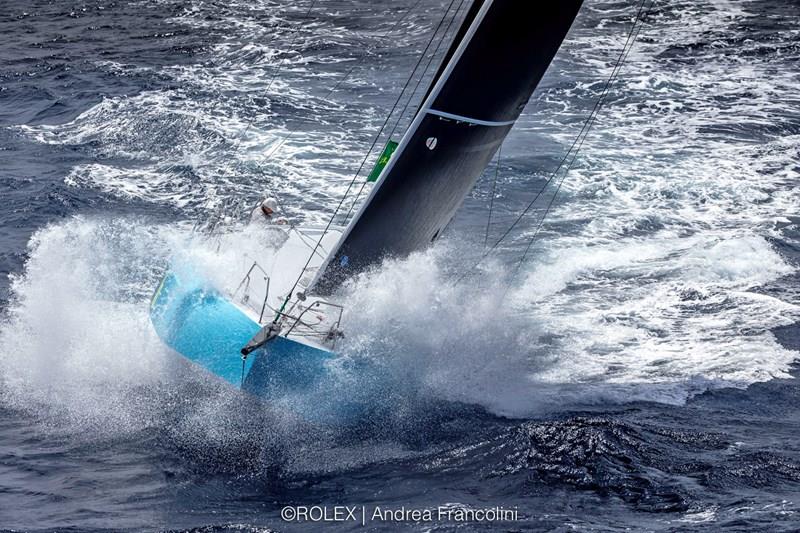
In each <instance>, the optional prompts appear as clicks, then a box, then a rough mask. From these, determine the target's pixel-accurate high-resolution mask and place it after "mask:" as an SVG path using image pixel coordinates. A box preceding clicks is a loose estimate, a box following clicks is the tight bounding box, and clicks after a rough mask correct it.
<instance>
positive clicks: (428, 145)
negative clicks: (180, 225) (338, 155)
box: [150, 0, 582, 400]
mask: <svg viewBox="0 0 800 533" xmlns="http://www.w3.org/2000/svg"><path fill="white" fill-rule="evenodd" d="M581 4H582V0H562V1H560V2H530V1H522V0H474V1H473V2H472V3H471V5H470V7H469V9H468V10H467V12H466V14H465V16H464V19H463V21H462V23H461V25H460V27H459V29H458V31H457V32H456V34H455V37H454V39H453V42H452V44H451V45H450V47H449V49H448V50H447V52H446V54H445V55H444V57H443V60H442V63H441V65H440V66H439V68H438V70H437V72H436V74H435V76H434V77H433V79H432V81H431V84H430V86H429V87H428V89H427V91H426V93H425V96H424V98H423V99H422V102H421V104H420V106H419V108H418V110H417V112H416V115H415V116H414V118H413V121H412V122H411V125H410V126H409V127H408V129H407V131H406V132H405V135H404V136H403V138H402V139H401V140H400V142H399V143H398V144H397V146H396V149H394V151H393V152H392V153H391V154H390V157H389V158H388V161H386V164H385V166H383V168H382V170H380V172H379V174H378V176H377V180H376V182H375V184H374V186H373V188H372V190H371V192H370V194H369V196H368V198H367V199H366V201H365V202H364V203H363V204H362V206H361V208H360V209H359V211H358V212H357V213H356V215H355V216H354V217H353V218H352V220H351V221H350V223H349V224H348V225H347V226H346V227H336V226H333V225H332V224H328V225H327V226H324V227H307V228H290V229H287V230H282V229H279V228H276V229H275V230H274V231H282V232H284V233H283V235H282V237H281V239H282V241H283V243H282V245H281V246H280V248H279V250H278V252H277V254H276V255H275V256H274V257H271V258H269V259H265V260H259V259H254V260H253V261H252V263H250V264H249V265H244V266H243V271H242V272H240V273H238V274H237V275H236V276H235V277H236V278H237V279H240V280H241V281H240V282H239V283H238V285H237V286H236V288H235V289H233V290H230V291H225V290H222V289H220V288H218V287H215V286H213V284H211V283H210V282H209V281H208V280H206V279H203V278H202V276H201V275H199V274H197V273H196V272H195V271H194V270H193V269H192V268H185V266H184V267H182V268H179V267H176V266H174V265H173V268H172V269H171V270H170V271H168V272H167V273H166V275H165V276H164V278H163V279H162V281H161V283H160V285H159V286H158V288H157V290H156V291H155V293H154V296H153V298H152V302H151V306H150V316H151V320H152V323H153V325H154V327H155V330H156V332H157V333H158V335H159V337H160V338H161V339H162V341H163V342H164V343H165V344H166V345H167V346H169V347H170V348H172V349H173V350H174V351H176V352H178V353H179V354H180V355H181V356H183V357H185V358H186V359H188V360H190V361H192V362H193V363H195V364H197V365H199V366H201V367H202V368H204V369H205V370H207V371H208V372H210V373H212V374H214V375H216V376H217V377H219V378H221V379H223V380H225V381H227V382H229V383H230V384H231V385H233V386H235V387H237V388H241V389H243V390H244V391H247V392H249V393H252V394H254V395H256V396H258V397H261V398H264V399H266V400H270V399H276V398H280V397H281V396H283V395H286V394H290V393H292V394H294V393H303V392H304V391H307V390H310V389H313V388H314V387H315V386H316V384H317V383H318V382H319V380H320V379H323V377H324V375H325V373H326V372H327V371H328V367H329V363H330V361H331V360H333V359H335V358H336V357H337V355H336V351H335V350H336V345H337V343H339V342H341V338H342V336H343V335H344V332H345V331H346V324H342V307H341V306H340V305H339V304H337V303H336V301H335V298H333V297H334V296H335V293H336V290H337V289H338V288H339V287H340V286H341V285H342V283H344V282H345V281H346V280H348V279H349V278H351V277H352V276H354V275H356V274H358V273H360V272H363V271H364V270H365V269H368V268H370V267H374V266H376V265H379V264H380V263H381V261H383V260H384V259H385V258H387V257H403V256H405V255H408V254H409V253H411V252H414V251H417V250H420V249H423V248H425V247H427V246H429V245H431V243H433V242H435V241H436V239H437V238H439V237H440V235H441V233H442V231H443V230H444V228H445V227H446V226H447V224H448V223H449V222H450V220H451V219H452V218H453V216H454V214H455V212H456V210H457V209H458V208H459V206H460V205H461V204H462V202H463V201H464V199H465V198H466V196H467V195H468V194H469V192H470V190H471V189H472V188H473V186H474V185H475V183H476V181H477V180H478V178H479V177H480V175H481V173H482V172H483V170H484V169H485V168H486V166H487V164H488V163H489V161H490V160H491V159H492V158H493V156H494V155H495V153H496V151H497V150H498V148H499V147H500V145H501V143H502V142H503V140H504V139H505V137H506V136H507V135H508V133H509V131H510V130H511V128H512V127H513V126H514V123H515V122H516V120H517V119H518V118H519V116H520V114H521V112H522V110H523V108H524V107H525V105H526V103H527V102H528V100H529V98H530V96H531V94H532V93H533V91H534V89H535V88H536V86H537V85H538V83H539V81H540V80H541V79H542V76H543V75H544V73H545V71H546V70H547V68H548V66H549V65H550V63H551V61H552V59H553V57H554V56H555V54H556V52H557V51H558V49H559V47H560V46H561V43H562V41H563V40H564V38H565V36H566V35H567V32H568V31H569V29H570V27H571V25H572V23H573V21H574V20H575V17H576V16H577V14H578V11H579V9H580V7H581ZM385 153H386V152H385ZM331 220H333V218H332V219H331ZM270 231H273V230H270ZM264 261H270V264H271V265H272V266H270V267H269V268H267V267H265V263H264Z"/></svg>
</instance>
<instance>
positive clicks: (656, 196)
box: [0, 0, 800, 531]
mask: <svg viewBox="0 0 800 533" xmlns="http://www.w3.org/2000/svg"><path fill="white" fill-rule="evenodd" d="M414 3H415V2H411V1H410V0H403V1H398V2H393V3H392V4H391V6H389V7H386V6H380V7H379V6H377V5H376V4H375V3H373V2H366V1H354V2H343V1H325V2H319V5H316V6H315V7H314V8H313V9H312V10H311V12H310V15H309V18H306V13H307V12H308V9H309V7H310V4H309V3H307V2H305V1H304V2H301V3H289V2H286V3H281V2H271V1H267V0H258V1H252V2H237V1H230V2H217V1H201V0H196V1H194V2H191V1H188V0H133V1H130V2H111V1H102V0H91V1H87V2H83V3H73V2H58V1H56V2H52V1H44V0H41V1H40V0H31V1H29V2H25V3H24V5H23V3H20V4H10V3H9V4H8V5H4V6H3V7H4V9H2V10H0V11H2V13H0V35H3V38H2V42H3V46H2V47H1V48H0V57H2V63H1V64H0V149H2V160H3V165H2V166H1V167H0V191H1V192H2V198H3V202H2V203H1V204H0V228H1V229H0V271H2V274H3V275H4V276H3V279H2V281H0V305H1V306H2V309H3V313H2V317H3V318H2V324H0V529H10V530H24V531H45V530H55V529H59V530H62V529H63V530H66V529H72V530H76V531H84V530H97V529H108V530H141V529H145V530H165V529H171V530H186V529H198V530H202V531H206V530H209V531H210V530H235V531H239V530H245V531H248V530H251V529H254V530H261V528H266V529H277V530H286V529H300V528H301V526H299V525H296V524H287V523H284V522H282V521H281V519H280V515H279V513H280V509H281V508H282V507H283V505H285V504H307V505H312V504H323V503H324V504H337V503H338V504H346V505H366V506H376V505H380V506H385V507H388V508H399V507H401V506H405V507H408V508H424V507H437V506H440V505H454V504H457V505H464V506H471V507H490V506H494V505H500V506H503V507H506V508H517V509H519V511H520V519H521V522H519V523H516V524H512V525H511V527H513V528H517V529H525V530H553V531H562V530H573V529H577V530H594V531H597V530H599V531H620V530H654V531H673V530H686V531H695V530H733V531H757V530H769V531H791V530H796V529H798V528H800V517H799V516H798V513H799V512H800V510H798V501H799V499H800V445H798V443H797V435H798V432H799V431H800V403H799V402H800V393H799V390H800V389H798V387H797V385H796V379H795V376H796V372H795V371H794V370H793V367H792V364H793V362H794V361H795V359H796V358H797V354H798V350H800V333H799V332H798V331H799V330H798V329H797V327H796V326H795V323H796V322H797V321H798V317H799V316H800V307H798V300H797V294H798V292H797V287H798V259H800V231H799V229H800V228H798V221H799V220H800V219H799V218H798V216H797V206H798V205H800V202H799V200H800V198H799V197H798V196H799V195H800V192H798V191H799V189H798V187H797V185H798V183H799V182H800V96H798V95H800V70H799V69H798V67H797V65H798V61H800V29H799V28H800V26H799V25H798V21H800V3H799V2H797V1H796V0H739V1H734V0H730V1H728V0H693V1H688V0H687V1H681V0H676V1H670V2H667V1H663V2H661V1H657V2H656V3H655V7H654V8H653V9H652V11H650V12H649V13H648V15H647V16H646V18H645V25H644V26H643V29H642V32H641V34H640V36H639V40H638V41H637V43H636V46H635V48H634V49H633V52H632V53H631V55H630V57H629V59H628V61H627V63H626V65H625V67H624V70H623V74H622V76H621V78H620V80H619V82H618V84H617V85H615V86H614V88H613V89H612V91H611V94H610V98H609V102H608V103H607V105H606V107H605V108H604V110H603V112H602V114H601V115H600V117H599V119H598V123H597V124H596V126H595V128H594V129H593V131H592V133H591V135H590V136H589V138H588V139H587V141H586V144H585V145H584V148H583V150H582V152H581V157H580V158H579V160H578V162H577V163H576V166H575V168H574V169H573V171H572V172H571V173H570V175H569V176H568V178H567V179H566V181H565V182H564V186H563V188H562V189H561V192H560V194H559V197H558V200H557V202H556V204H555V207H554V210H553V211H552V212H551V213H550V216H549V217H548V222H547V224H545V226H544V228H543V231H542V233H541V235H540V238H539V239H538V240H537V241H536V243H535V245H534V248H533V250H532V253H531V254H530V257H529V259H528V261H527V262H526V264H525V266H524V267H523V269H522V272H521V275H520V276H518V277H514V276H513V274H514V266H515V262H516V260H517V259H518V258H519V256H520V253H521V250H522V249H523V248H524V246H525V243H526V238H529V237H530V234H531V233H532V231H533V228H535V226H536V217H535V216H533V217H530V219H529V220H528V222H527V223H526V224H524V226H525V229H524V230H523V231H521V232H519V233H518V234H515V235H513V237H514V239H512V242H510V243H509V245H508V246H506V247H504V248H503V249H502V250H500V251H498V253H497V254H496V255H494V256H493V257H492V258H491V259H490V260H489V261H487V262H486V264H485V265H484V269H485V271H486V272H487V275H486V276H483V277H482V278H480V279H478V280H477V281H474V282H471V283H469V284H461V285H454V284H453V281H454V279H455V277H456V276H457V273H458V272H459V271H460V270H461V269H463V265H464V264H465V263H468V262H469V261H470V259H469V258H471V257H475V256H476V254H477V253H478V252H479V250H480V248H481V247H482V245H483V238H484V232H485V227H486V220H487V207H488V205H489V203H490V194H491V190H492V182H491V177H492V176H493V171H492V170H491V169H490V170H489V171H488V172H487V174H486V176H485V179H483V180H482V181H481V183H480V184H479V186H478V187H477V188H476V190H475V191H474V193H473V194H472V195H471V197H470V198H469V199H468V200H467V202H466V204H465V207H464V208H463V209H462V210H461V211H460V212H459V214H458V216H457V218H456V220H455V221H454V223H453V224H451V226H450V228H449V230H448V234H447V236H446V238H443V239H442V240H441V241H440V243H439V244H437V246H436V247H435V248H433V249H432V250H430V251H428V252H425V253H422V254H418V255H416V256H414V257H411V258H409V259H407V260H403V261H395V262H392V263H390V264H386V265H384V267H383V268H382V269H380V270H379V271H377V272H374V273H372V274H370V275H369V276H365V277H363V278H361V279H359V280H357V281H356V282H355V283H354V284H352V285H350V286H348V287H347V288H346V289H345V291H344V293H343V295H342V297H343V299H344V300H345V302H346V304H347V308H348V313H347V316H346V324H347V328H348V338H347V341H346V343H345V346H344V347H343V353H344V356H345V357H347V358H353V359H357V358H369V359H371V360H373V361H375V362H377V363H379V364H380V365H382V366H383V367H385V368H386V369H387V370H388V371H389V374H390V375H391V376H393V377H394V379H393V381H392V382H393V383H394V385H392V386H390V387H389V388H388V390H387V391H386V396H387V397H388V398H390V399H391V403H392V406H393V408H392V409H390V410H384V411H377V412H376V413H375V414H374V416H373V417H372V418H371V419H369V420H365V421H363V423H362V424H360V425H359V426H357V427H355V428H353V427H349V428H338V429H337V428H314V427H308V426H306V425H305V424H303V423H302V422H301V421H298V420H295V419H294V418H293V417H292V415H291V414H289V413H286V412H282V411H281V410H274V409H269V408H259V407H254V406H248V405H245V404H243V402H242V401H241V398H239V397H236V396H234V395H231V394H230V393H229V392H228V391H226V390H225V389H224V388H222V387H219V386H218V385H216V384H215V383H213V382H211V381H209V380H207V379H206V378H205V377H204V376H203V375H202V374H199V373H197V372H192V371H190V370H187V369H186V368H185V367H183V366H181V365H180V364H179V363H178V362H177V361H176V359H175V358H174V357H173V356H171V355H170V354H169V353H168V352H167V351H166V350H165V349H164V348H163V347H162V346H161V344H160V343H159V342H158V340H157V338H156V337H155V334H154V333H153V331H152V330H151V327H150V325H149V323H148V320H147V316H146V309H147V299H148V297H149V295H150V292H151V290H152V288H153V286H154V283H155V282H156V280H157V279H158V277H159V275H160V273H161V272H162V270H163V268H164V265H165V264H166V262H167V261H168V258H169V256H170V254H171V253H172V252H173V251H175V250H189V252H190V253H196V254H203V255H204V256H205V257H207V256H208V254H209V252H208V250H205V249H203V248H202V246H200V248H199V249H198V248H197V246H198V245H197V244H191V243H190V242H189V236H190V234H191V227H192V225H193V224H194V222H195V221H197V220H202V219H204V218H206V217H208V216H210V215H211V213H213V212H214V211H215V210H216V209H217V208H218V207H219V206H222V205H229V208H228V212H229V213H231V214H232V215H234V216H236V215H238V214H241V215H244V214H245V212H246V210H245V206H246V205H248V204H251V203H253V202H255V201H256V200H257V199H258V198H260V197H261V196H262V195H263V193H264V192H265V191H275V192H276V193H277V194H279V196H280V198H281V200H282V203H283V205H284V206H285V207H286V210H287V212H288V215H289V216H290V217H291V218H292V219H293V220H294V221H296V222H303V221H305V222H310V221H319V220H324V219H325V218H326V216H327V215H328V214H329V213H330V210H331V209H332V207H333V206H334V205H335V200H336V199H338V197H339V195H340V194H341V193H342V192H343V191H344V189H345V188H346V186H347V183H348V181H349V179H350V177H351V175H352V172H353V171H354V169H355V168H356V167H357V166H358V162H359V159H360V157H361V156H362V155H363V153H364V150H365V149H366V148H367V147H368V146H369V143H370V140H371V136H372V135H373V134H374V132H375V131H376V129H377V128H378V127H379V125H380V124H381V122H382V120H383V118H384V116H385V113H386V112H387V110H388V109H389V108H390V107H391V105H392V103H393V101H394V98H395V97H396V96H397V94H398V92H399V90H400V87H401V86H402V84H403V82H404V81H405V77H406V76H407V75H408V72H409V71H410V69H411V68H412V66H413V64H414V63H415V61H416V57H417V55H418V54H419V53H420V51H421V50H422V49H423V47H424V46H425V44H426V42H427V39H428V38H429V36H430V32H431V31H432V29H433V27H434V26H435V25H436V23H437V22H438V19H439V17H440V16H441V14H442V12H443V8H444V6H445V5H446V4H445V3H443V2H439V1H436V0H431V1H428V0H424V1H423V2H422V3H421V4H420V5H419V7H418V8H417V9H416V10H414V11H413V12H411V13H408V14H407V15H406V16H405V18H403V20H402V22H401V23H400V25H399V26H398V27H397V28H395V30H394V31H392V27H393V26H394V24H395V23H396V21H397V20H399V19H400V18H401V17H403V16H404V14H405V12H406V10H407V9H408V8H409V7H410V6H412V5H413V4H414ZM634 11H635V9H634V4H633V3H632V2H615V1H608V0H587V2H586V5H585V7H584V9H583V11H582V13H581V15H580V17H579V20H578V21H577V23H576V25H575V27H574V28H573V31H572V33H571V34H570V36H569V38H568V41H567V43H566V44H565V46H564V49H563V50H562V52H561V53H560V54H559V56H558V58H557V60H556V61H555V63H554V65H553V67H552V68H551V70H550V72H549V73H548V76H547V78H546V80H545V81H544V83H543V84H542V86H541V87H540V89H539V90H538V91H537V92H536V93H535V95H534V97H533V98H532V100H531V102H530V104H529V106H528V108H527V109H526V111H525V114H524V116H523V118H522V119H521V121H520V123H519V124H518V126H517V128H516V129H515V130H514V132H513V133H512V136H511V137H510V138H509V140H508V141H507V142H506V144H505V146H504V148H503V158H502V161H501V166H500V172H499V177H498V184H497V192H498V199H497V200H496V201H495V204H494V205H495V212H494V216H493V224H492V226H491V228H490V235H491V236H495V237H496V236H498V235H499V234H500V233H501V232H502V231H503V229H504V228H505V227H506V226H507V225H508V224H509V223H510V221H511V220H512V219H513V217H514V216H515V215H516V213H517V212H518V211H519V210H520V209H521V208H522V207H523V206H524V205H525V204H526V203H527V202H528V201H529V199H530V198H531V197H532V195H533V194H535V192H536V191H537V190H538V189H539V188H541V186H542V183H543V181H544V179H546V177H547V176H548V175H549V173H550V172H551V171H552V170H553V169H554V168H555V167H556V165H557V163H558V161H559V159H560V158H561V157H562V156H563V154H564V152H565V151H566V149H567V148H568V146H569V144H570V143H571V142H572V139H573V138H574V136H575V135H576V134H577V132H578V131H579V129H580V127H581V125H582V122H583V119H584V118H585V117H586V115H587V114H588V112H589V110H590V109H591V107H592V106H593V105H594V102H595V99H596V98H597V96H598V94H599V93H600V91H601V90H602V86H603V83H604V81H605V78H606V76H608V74H609V73H610V71H611V68H612V66H613V62H614V61H615V60H616V57H617V54H618V52H619V50H620V48H621V47H622V45H623V42H624V40H625V36H626V31H627V29H628V28H629V27H630V23H631V20H632V15H633V13H634ZM298 27H299V28H301V29H300V30H299V31H298V30H297V28H298ZM277 64H281V65H282V66H281V67H280V69H279V75H277V76H274V81H272V80H273V75H274V73H275V71H276V70H275V68H276V65H277ZM434 64H435V62H434ZM354 66H355V68H354V69H353V71H352V74H351V75H350V76H349V77H348V78H347V80H346V81H345V82H344V83H343V84H342V85H341V86H340V87H339V90H337V91H336V92H334V93H333V94H331V95H329V94H328V93H329V90H330V88H331V87H332V86H334V85H335V84H336V83H337V82H338V81H339V80H340V79H342V76H343V74H344V73H345V72H348V71H349V70H350V69H351V68H353V67H354ZM423 86H424V83H423ZM267 89H268V90H267ZM288 132H292V133H291V134H290V136H289V137H288V139H287V135H288ZM284 139H287V140H286V141H285V143H284V144H283V145H282V146H281V148H280V150H279V151H278V152H277V153H276V155H274V156H270V153H272V152H273V150H274V148H276V147H277V146H278V144H280V143H282V142H284ZM545 198H547V195H545ZM537 213H541V210H540V211H537ZM242 242H243V247H246V246H247V243H248V242H249V241H247V240H246V238H245V236H243V237H242ZM5 274H8V279H7V280H6V279H5ZM508 279H511V280H512V281H513V284H512V286H511V288H510V289H509V290H508V292H507V294H506V295H505V298H502V296H503V294H504V293H505V284H504V282H505V281H506V280H508ZM501 303H502V304H504V305H502V306H501V305H500V304H501ZM360 385H363V384H360V383H359V382H358V376H350V375H346V374H344V375H343V376H342V383H341V387H340V391H339V392H340V393H341V394H347V393H350V394H358V391H359V390H362V388H363V387H360ZM330 401H336V398H330ZM430 526H431V524H422V523H420V524H416V525H414V526H412V528H413V529H423V530H424V529H427V528H429V527H430ZM433 526H434V529H435V530H450V529H459V528H462V529H469V530H471V529H473V528H475V527H478V526H476V525H474V524H473V525H463V524H461V525H460V524H457V523H452V522H441V523H438V524H434V525H433ZM344 527H345V528H348V529H360V527H359V526H357V525H356V524H352V523H348V524H344ZM370 527H372V528H375V529H379V528H382V527H383V528H387V529H391V526H389V525H386V524H383V525H382V524H379V523H372V524H371V525H370ZM480 527H484V528H489V526H486V525H483V526H480ZM494 527H495V528H496V529H499V530H505V529H507V528H508V527H509V524H502V525H498V524H495V525H494Z"/></svg>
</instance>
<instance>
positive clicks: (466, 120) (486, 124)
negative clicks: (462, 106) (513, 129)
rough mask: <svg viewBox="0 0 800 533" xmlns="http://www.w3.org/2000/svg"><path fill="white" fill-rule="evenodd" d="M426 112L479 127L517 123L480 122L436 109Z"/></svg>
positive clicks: (511, 121)
mask: <svg viewBox="0 0 800 533" xmlns="http://www.w3.org/2000/svg"><path fill="white" fill-rule="evenodd" d="M425 112H426V113H430V114H431V115H436V116H438V117H443V118H449V119H452V120H457V121H459V122H468V123H470V124H477V125H479V126H510V125H511V124H513V123H514V122H516V121H515V120H504V121H503V122H494V121H492V120H480V119H478V118H470V117H464V116H461V115H454V114H453V113H446V112H444V111H437V110H436V109H428V110H426V111H425Z"/></svg>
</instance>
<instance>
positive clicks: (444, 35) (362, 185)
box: [344, 0, 464, 224]
mask: <svg viewBox="0 0 800 533" xmlns="http://www.w3.org/2000/svg"><path fill="white" fill-rule="evenodd" d="M450 5H452V2H451V3H450ZM463 5H464V0H461V1H460V2H459V4H458V7H456V10H455V12H454V13H453V16H452V18H451V19H450V22H449V23H448V24H447V27H446V28H445V29H444V32H443V33H442V36H441V37H440V38H439V42H438V43H437V44H436V48H435V49H434V51H433V53H432V54H431V55H430V57H428V63H427V64H426V65H425V68H424V69H423V70H422V72H421V74H420V76H419V78H418V79H417V84H416V85H415V86H414V90H413V91H411V94H409V96H408V100H406V103H405V105H404V106H403V110H402V111H400V113H399V114H398V115H397V120H396V121H395V123H394V126H393V127H392V131H390V132H389V135H387V136H386V140H387V142H388V141H390V140H391V139H392V135H394V133H395V131H397V128H398V126H399V125H400V121H401V120H402V118H403V117H404V116H405V114H406V111H407V110H408V106H409V105H410V104H411V101H412V100H413V99H414V95H415V94H417V90H418V89H419V86H420V84H421V83H422V80H423V79H424V78H425V75H426V74H427V73H428V71H429V70H430V68H431V63H433V59H434V58H435V57H436V56H437V54H438V53H439V49H441V47H442V43H444V41H445V38H446V37H447V34H448V33H449V32H450V28H451V27H452V25H453V22H455V21H456V19H457V18H458V13H459V12H460V11H461V7H462V6H463ZM449 12H450V8H449V7H448V9H447V11H446V12H445V15H447V13H449ZM436 32H438V27H437V30H436ZM436 32H434V35H433V36H432V37H431V40H433V37H435V36H436V35H435V34H436ZM426 50H427V48H426ZM423 54H424V52H423ZM417 66H419V63H417ZM416 70H417V67H414V70H413V71H412V72H411V75H412V76H413V75H414V73H415V72H416ZM401 96H402V93H401ZM419 105H422V102H420V104H419ZM366 186H367V181H364V182H363V183H362V184H361V187H360V188H359V189H358V192H357V193H356V197H355V198H353V201H352V202H351V203H350V208H349V209H348V210H347V213H346V214H345V216H344V223H345V224H346V223H347V220H348V219H349V218H350V214H351V213H352V212H353V209H354V208H355V206H356V204H357V203H358V199H359V198H361V194H362V193H363V192H364V189H365V188H366Z"/></svg>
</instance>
